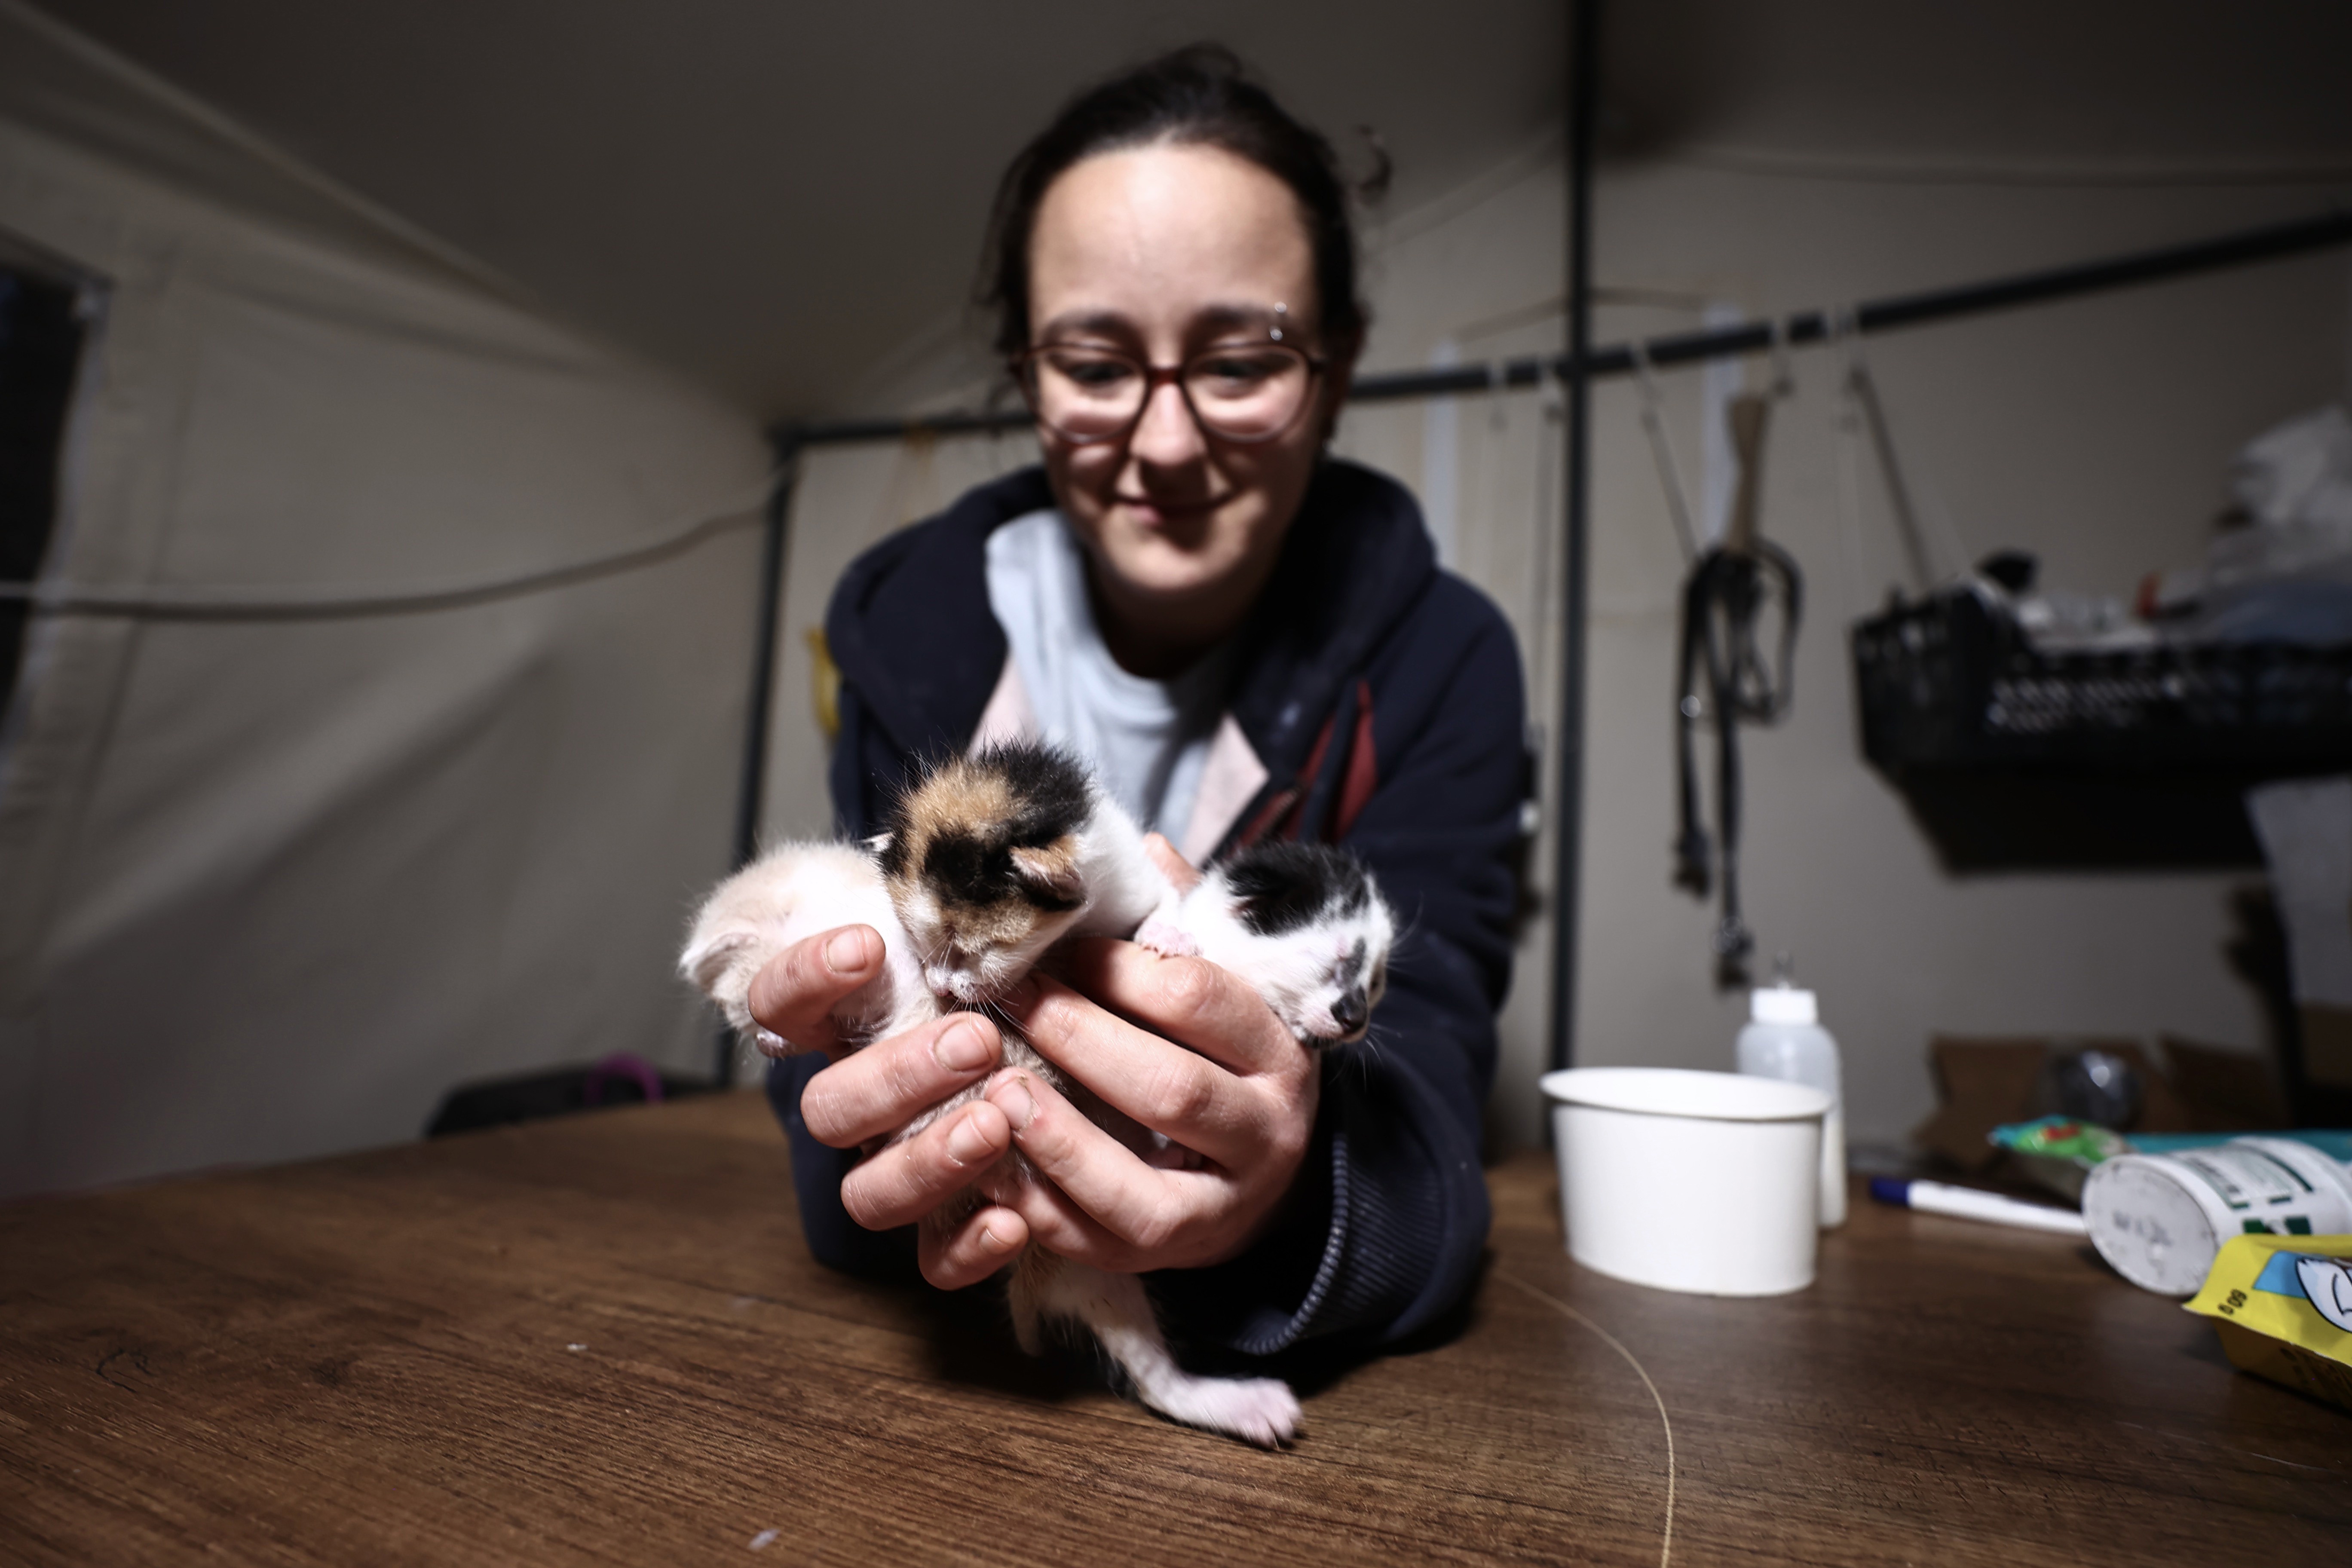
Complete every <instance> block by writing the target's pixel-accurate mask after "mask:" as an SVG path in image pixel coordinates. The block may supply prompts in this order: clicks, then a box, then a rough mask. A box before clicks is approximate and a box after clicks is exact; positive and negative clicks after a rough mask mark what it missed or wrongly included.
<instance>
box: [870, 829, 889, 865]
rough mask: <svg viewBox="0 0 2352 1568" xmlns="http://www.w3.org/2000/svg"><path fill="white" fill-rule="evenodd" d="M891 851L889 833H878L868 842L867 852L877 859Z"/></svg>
mask: <svg viewBox="0 0 2352 1568" xmlns="http://www.w3.org/2000/svg"><path fill="white" fill-rule="evenodd" d="M889 849H890V836H889V835H888V834H887V833H877V834H876V835H875V836H874V837H871V838H869V839H867V840H866V853H867V854H868V855H871V856H873V857H875V858H877V859H879V858H881V857H882V856H884V855H886V854H887V853H888V852H889Z"/></svg>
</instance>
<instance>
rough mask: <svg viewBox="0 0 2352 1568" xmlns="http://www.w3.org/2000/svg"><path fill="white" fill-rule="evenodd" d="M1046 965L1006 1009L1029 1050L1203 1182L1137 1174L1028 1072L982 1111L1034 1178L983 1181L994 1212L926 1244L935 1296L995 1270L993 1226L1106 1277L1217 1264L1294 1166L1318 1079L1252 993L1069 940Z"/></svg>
mask: <svg viewBox="0 0 2352 1568" xmlns="http://www.w3.org/2000/svg"><path fill="white" fill-rule="evenodd" d="M1154 848H1155V849H1160V850H1163V851H1164V853H1163V855H1162V858H1163V863H1164V862H1165V861H1166V860H1170V859H1174V855H1173V851H1168V850H1164V841H1162V842H1161V843H1160V844H1155V845H1154ZM1176 866H1181V860H1179V861H1177V862H1176ZM1170 869H1171V870H1173V869H1175V867H1170ZM1183 869H1184V871H1185V874H1186V875H1187V877H1188V878H1189V876H1190V875H1191V870H1190V868H1183ZM1057 957H1058V960H1059V962H1057V963H1055V968H1056V970H1057V971H1058V972H1059V973H1060V975H1061V976H1062V978H1061V979H1060V980H1055V979H1052V978H1048V977H1046V976H1045V975H1042V974H1041V975H1036V976H1034V977H1033V978H1032V979H1031V981H1030V982H1029V983H1028V984H1025V985H1024V986H1023V987H1022V988H1020V989H1019V990H1018V991H1016V992H1015V993H1014V994H1013V995H1012V996H1010V997H1007V998H1006V999H1005V1005H1007V1007H1008V1008H1009V1009H1010V1010H1011V1011H1012V1013H1013V1016H1015V1017H1017V1018H1018V1019H1019V1020H1020V1022H1021V1024H1022V1026H1023V1027H1024V1030H1025V1032H1026V1033H1027V1035H1028V1037H1029V1039H1030V1042H1031V1044H1033V1045H1034V1046H1035V1047H1037V1050H1038V1052H1039V1054H1041V1055H1043V1056H1045V1058H1048V1059H1049V1060H1051V1061H1052V1062H1054V1064H1055V1066H1057V1067H1059V1068H1062V1069H1063V1070H1064V1071H1065V1072H1066V1073H1067V1074H1068V1075H1069V1076H1070V1077H1071V1078H1073V1079H1076V1080H1077V1081H1078V1082H1080V1083H1083V1084H1085V1085H1086V1086H1087V1088H1088V1089H1092V1090H1093V1091H1094V1092H1095V1093H1096V1094H1097V1095H1098V1096H1100V1097H1101V1098H1102V1100H1104V1101H1105V1102H1106V1103H1108V1104H1109V1105H1111V1106H1112V1107H1114V1108H1115V1109H1117V1110H1121V1111H1124V1112H1125V1113H1126V1114H1128V1115H1129V1116H1131V1117H1133V1118H1134V1119H1135V1120H1136V1121H1139V1122H1140V1123H1142V1124H1143V1125H1144V1126H1145V1127H1148V1128H1150V1129H1151V1130H1152V1131H1155V1132H1159V1133H1160V1134H1162V1135H1163V1136H1165V1137H1167V1138H1168V1139H1169V1140H1170V1141H1171V1142H1175V1143H1179V1144H1181V1145H1182V1146H1183V1147H1184V1148H1186V1149H1188V1150H1191V1151H1192V1152H1195V1153H1197V1154H1198V1155H1199V1156H1201V1163H1200V1165H1199V1168H1196V1169H1186V1170H1161V1169H1156V1168H1154V1167H1153V1166H1150V1165H1148V1164H1146V1163H1144V1162H1143V1160H1142V1159H1141V1158H1139V1156H1138V1155H1137V1154H1135V1153H1134V1152H1132V1151H1130V1150H1129V1148H1128V1147H1127V1146H1126V1145H1125V1144H1122V1143H1120V1142H1118V1140H1117V1139H1115V1138H1113V1137H1112V1136H1111V1135H1110V1134H1109V1133H1108V1132H1106V1131H1103V1130H1102V1129H1101V1128H1099V1127H1097V1126H1096V1125H1095V1124H1094V1123H1093V1122H1092V1121H1088V1120H1087V1118H1086V1116H1085V1114H1084V1113H1083V1112H1081V1111H1080V1110H1077V1109H1076V1107H1075V1106H1073V1105H1072V1104H1071V1103H1070V1102H1069V1101H1068V1100H1066V1099H1065V1098H1064V1097H1063V1096H1062V1095H1060V1094H1059V1093H1057V1092H1055V1089H1054V1088H1053V1087H1052V1086H1051V1085H1049V1084H1047V1083H1045V1082H1044V1081H1042V1080H1041V1079H1039V1078H1038V1077H1037V1076H1036V1075H1035V1074H1034V1073H1028V1072H1022V1071H1020V1070H1018V1069H1007V1070H1005V1071H1002V1072H1000V1073H998V1074H997V1075H996V1077H995V1079H992V1081H991V1082H990V1085H989V1089H988V1098H989V1100H990V1102H991V1103H992V1104H993V1105H995V1106H996V1107H997V1108H998V1109H999V1110H1003V1112H1004V1115H1005V1117H1006V1119H1007V1120H1008V1121H1010V1122H1011V1123H1012V1126H1013V1141H1014V1142H1015V1144H1016V1145H1017V1146H1018V1147H1019V1148H1020V1150H1021V1152H1023V1153H1024V1154H1026V1155H1027V1156H1028V1157H1029V1159H1030V1162H1031V1163H1033V1164H1034V1165H1035V1166H1036V1168H1037V1170H1038V1171H1039V1172H1040V1173H1042V1174H1043V1175H1044V1176H1045V1178H1046V1179H1045V1180H1044V1181H1036V1180H1024V1179H1023V1178H1022V1177H1020V1176H1018V1175H1016V1174H1014V1173H1013V1172H1012V1171H1011V1170H1010V1169H1009V1168H1001V1169H1000V1172H999V1173H997V1174H995V1175H993V1176H991V1177H989V1178H986V1179H984V1180H983V1182H982V1187H983V1189H984V1190H986V1191H987V1192H988V1194H989V1195H990V1196H991V1197H992V1199H993V1200H994V1202H995V1205H998V1206H993V1207H990V1208H983V1209H982V1211H981V1212H980V1213H979V1214H976V1215H972V1216H971V1218H970V1219H968V1220H966V1221H965V1222H964V1224H963V1226H961V1227H960V1228H959V1229H958V1230H957V1231H956V1232H955V1233H954V1234H953V1235H952V1236H946V1237H931V1236H929V1235H927V1236H926V1237H925V1238H924V1247H923V1250H924V1254H925V1257H924V1273H925V1274H926V1275H927V1276H929V1278H930V1279H931V1280H932V1282H933V1283H935V1284H939V1285H942V1286H947V1287H950V1288H953V1287H955V1286H958V1285H965V1284H970V1283H972V1282H973V1281H975V1280H977V1279H982V1278H983V1277H985V1276H986V1275H987V1274H988V1273H990V1272H992V1271H993V1270H994V1269H995V1268H999V1267H1002V1265H1003V1261H1004V1258H1003V1253H1002V1252H1001V1251H999V1250H996V1249H993V1248H991V1247H985V1246H982V1245H981V1244H980V1233H981V1232H982V1230H983V1229H985V1228H987V1227H988V1226H991V1225H992V1224H993V1226H994V1227H995V1232H996V1234H998V1235H1000V1236H1001V1235H1002V1234H1003V1233H1004V1232H1006V1231H1007V1230H1008V1229H1010V1228H1012V1227H1011V1226H1007V1224H1006V1221H1007V1220H1008V1219H1009V1218H1010V1217H1011V1216H1010V1215H1006V1214H1005V1212H1004V1211H1005V1210H1007V1209H1009V1210H1012V1211H1013V1213H1014V1214H1017V1215H1019V1220H1018V1221H1014V1222H1013V1224H1014V1225H1015V1226H1020V1227H1021V1228H1024V1229H1025V1230H1026V1232H1027V1239H1029V1240H1030V1241H1033V1242H1034V1243H1035V1244H1037V1245H1040V1246H1043V1247H1045V1249H1046V1250H1047V1251H1049V1252H1055V1253H1058V1254H1060V1255H1061V1256H1063V1257H1065V1258H1073V1259H1076V1261H1078V1262H1081V1263H1087V1264H1091V1265H1093V1266H1094V1267H1096V1268H1103V1269H1107V1270H1109V1271H1111V1272H1114V1273H1122V1274H1132V1273H1141V1272H1144V1271H1146V1270H1149V1269H1154V1268H1200V1267H1202V1266H1204V1265H1207V1264H1212V1263H1222V1262H1223V1261H1224V1260H1225V1259H1227V1258H1233V1257H1234V1256H1236V1255H1238V1254H1239V1253H1241V1252H1242V1251H1244V1249H1246V1248H1247V1247H1249V1245H1250V1243H1251V1242H1253V1241H1255V1240H1256V1239H1257V1237H1258V1236H1259V1235H1260V1234H1261V1233H1262V1232H1263V1231H1264V1230H1265V1227H1266V1226H1267V1224H1268V1223H1269V1222H1270V1221H1271V1220H1272V1219H1273V1217H1274V1215H1275V1214H1276V1210H1277V1209H1278V1208H1279V1207H1280V1205H1281V1204H1282V1200H1283V1198H1284V1197H1285V1196H1286V1195H1287V1194H1288V1193H1289V1191H1290V1188H1291V1184H1292V1183H1293V1182H1294V1181H1295V1180H1296V1179H1297V1174H1298V1168H1299V1164H1300V1162H1301V1161H1302V1160H1303V1159H1304V1158H1305V1156H1306V1152H1307V1143H1308V1142H1309V1140H1310V1138H1311V1136H1312V1134H1313V1131H1314V1127H1315V1110H1316V1106H1317V1102H1318V1093H1319V1089H1320V1087H1321V1081H1322V1079H1321V1074H1320V1072H1319V1071H1318V1067H1317V1063H1316V1059H1315V1058H1314V1056H1313V1054H1312V1053H1310V1052H1309V1051H1308V1050H1307V1047H1304V1046H1302V1045H1300V1044H1299V1042H1298V1040H1297V1038H1296V1037H1294V1036H1292V1034H1291V1033H1290V1031H1289V1030H1288V1029H1286V1028H1285V1027H1284V1026H1283V1025H1282V1023H1281V1021H1280V1020H1278V1019H1277V1018H1276V1016H1274V1013H1273V1010H1272V1009H1270V1008H1269V1007H1267V1006H1266V1005H1265V1002H1264V1001H1263V1000H1262V999H1261V998H1260V997H1259V996H1258V994H1257V993H1256V992H1255V990H1253V989H1252V988H1251V987H1250V986H1249V985H1248V984H1245V983H1244V982H1243V981H1242V980H1240V979H1238V978H1236V977H1235V976H1234V975H1233V974H1231V973H1227V972H1226V971H1224V970H1223V969H1220V968H1219V967H1217V966H1216V965H1215V964H1213V963H1209V962H1208V961H1207V960H1205V959H1200V958H1162V957H1160V956H1159V955H1157V954H1155V953H1152V952H1149V951H1147V950H1145V949H1143V948H1140V947H1138V946H1136V945H1134V944H1133V943H1131V942H1111V941H1087V942H1072V943H1070V944H1069V945H1068V946H1067V947H1066V948H1064V949H1063V950H1061V952H1060V953H1059V954H1058V955H1057ZM1114 1009H1115V1010H1116V1011H1114ZM1130 1020H1131V1021H1130Z"/></svg>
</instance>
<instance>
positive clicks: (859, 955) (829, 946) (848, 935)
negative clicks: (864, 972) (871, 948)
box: [824, 931, 866, 974]
mask: <svg viewBox="0 0 2352 1568" xmlns="http://www.w3.org/2000/svg"><path fill="white" fill-rule="evenodd" d="M824 962H825V963H826V965H827V967H829V968H830V969H832V971H833V972H834V973H835V974H848V973H853V972H855V971H856V970H858V969H861V968H863V967H864V966H865V963H866V939H865V938H864V937H862V936H859V935H858V934H857V933H856V931H843V932H842V933H841V934H840V935H839V936H837V937H835V938H834V939H833V940H832V941H831V942H826V943H825V944H824Z"/></svg>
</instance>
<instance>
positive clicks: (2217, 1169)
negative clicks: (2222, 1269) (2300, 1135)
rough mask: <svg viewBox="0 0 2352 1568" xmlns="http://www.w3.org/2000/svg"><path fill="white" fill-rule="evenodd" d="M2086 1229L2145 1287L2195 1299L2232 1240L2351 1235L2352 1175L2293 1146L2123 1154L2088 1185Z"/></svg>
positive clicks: (2242, 1141)
mask: <svg viewBox="0 0 2352 1568" xmlns="http://www.w3.org/2000/svg"><path fill="white" fill-rule="evenodd" d="M2083 1223H2084V1226H2086V1227H2088V1229H2089V1230H2090V1233H2091V1245H2092V1246H2094V1247H2097V1248H2098V1249H2099V1256H2100V1257H2102V1258H2105V1259H2106V1260H2107V1264H2108V1266H2109V1267H2110V1268H2114V1269H2115V1271H2116V1273H2118V1274H2120V1275H2122V1276H2123V1277H2124V1278H2125V1279H2128V1280H2130V1281H2131V1282H2132V1283H2133V1284H2135V1285H2137V1286H2138V1287H2139V1288H2140V1289H2143V1290H2153V1291H2155V1292H2156V1293H2157V1294H2158V1295H2159V1296H2193V1295H2195V1294H2196V1293H2197V1289H2198V1287H2199V1286H2200V1285H2202V1284H2204V1283H2205V1276H2206V1274H2207V1273H2208V1272H2210V1270H2211V1268H2212V1267H2213V1259H2214V1258H2215V1257H2216V1256H2218V1255H2219V1254H2220V1252H2221V1244H2222V1243H2223V1242H2225V1241H2227V1240H2229V1239H2230V1238H2231V1237H2233V1236H2244V1235H2248V1234H2250V1233H2251V1234H2252V1235H2257V1236H2263V1235H2269V1236H2338V1235H2342V1234H2344V1233H2345V1232H2346V1231H2347V1230H2352V1172H2347V1171H2346V1169H2345V1168H2344V1167H2343V1166H2342V1165H2339V1164H2337V1163H2336V1162H2335V1161H2333V1160H2331V1159H2329V1158H2328V1157H2327V1156H2326V1155H2325V1154H2323V1153H2321V1152H2319V1151H2318V1150H2316V1149H2314V1148H2312V1147H2311V1146H2310V1145H2309V1144H2307V1143H2297V1142H2294V1141H2293V1140H2291V1139H2285V1138H2233V1139H2231V1141H2230V1142H2227V1143H2217V1144H2214V1145H2212V1146H2211V1147H2210V1148H2204V1149H2176V1150H2174V1151H2173V1152H2171V1153H2169V1154H2117V1155H2116V1156H2115V1157H2114V1158H2112V1159H2107V1160H2102V1161H2101V1162H2099V1163H2098V1164H2096V1165H2094V1166H2093V1167H2092V1168H2091V1173H2090V1175H2089V1176H2088V1177H2086V1178H2085V1179H2084V1183H2083Z"/></svg>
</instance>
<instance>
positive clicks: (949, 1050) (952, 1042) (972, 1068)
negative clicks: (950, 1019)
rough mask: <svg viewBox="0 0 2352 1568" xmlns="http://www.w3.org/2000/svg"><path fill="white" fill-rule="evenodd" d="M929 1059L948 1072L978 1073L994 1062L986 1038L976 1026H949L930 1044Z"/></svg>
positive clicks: (970, 1024) (992, 1051)
mask: <svg viewBox="0 0 2352 1568" xmlns="http://www.w3.org/2000/svg"><path fill="white" fill-rule="evenodd" d="M931 1058H932V1059H933V1060H935V1061H937V1062H938V1063H939V1064H940V1066H941V1067H943V1068H947V1069H948V1071H950V1072H978V1071H979V1070H980V1069H981V1068H984V1067H988V1066H990V1065H991V1064H992V1063H993V1062H994V1061H995V1060H996V1052H995V1050H994V1049H993V1048H992V1047H991V1046H990V1045H989V1043H988V1036H987V1035H986V1034H985V1033H984V1032H982V1029H981V1026H979V1025H978V1024H975V1023H971V1022H970V1021H966V1022H964V1023H961V1024H950V1026H948V1027H947V1028H946V1029H944V1030H942V1031H941V1032H940V1037H939V1038H938V1039H936V1040H933V1041H932V1042H931Z"/></svg>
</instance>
